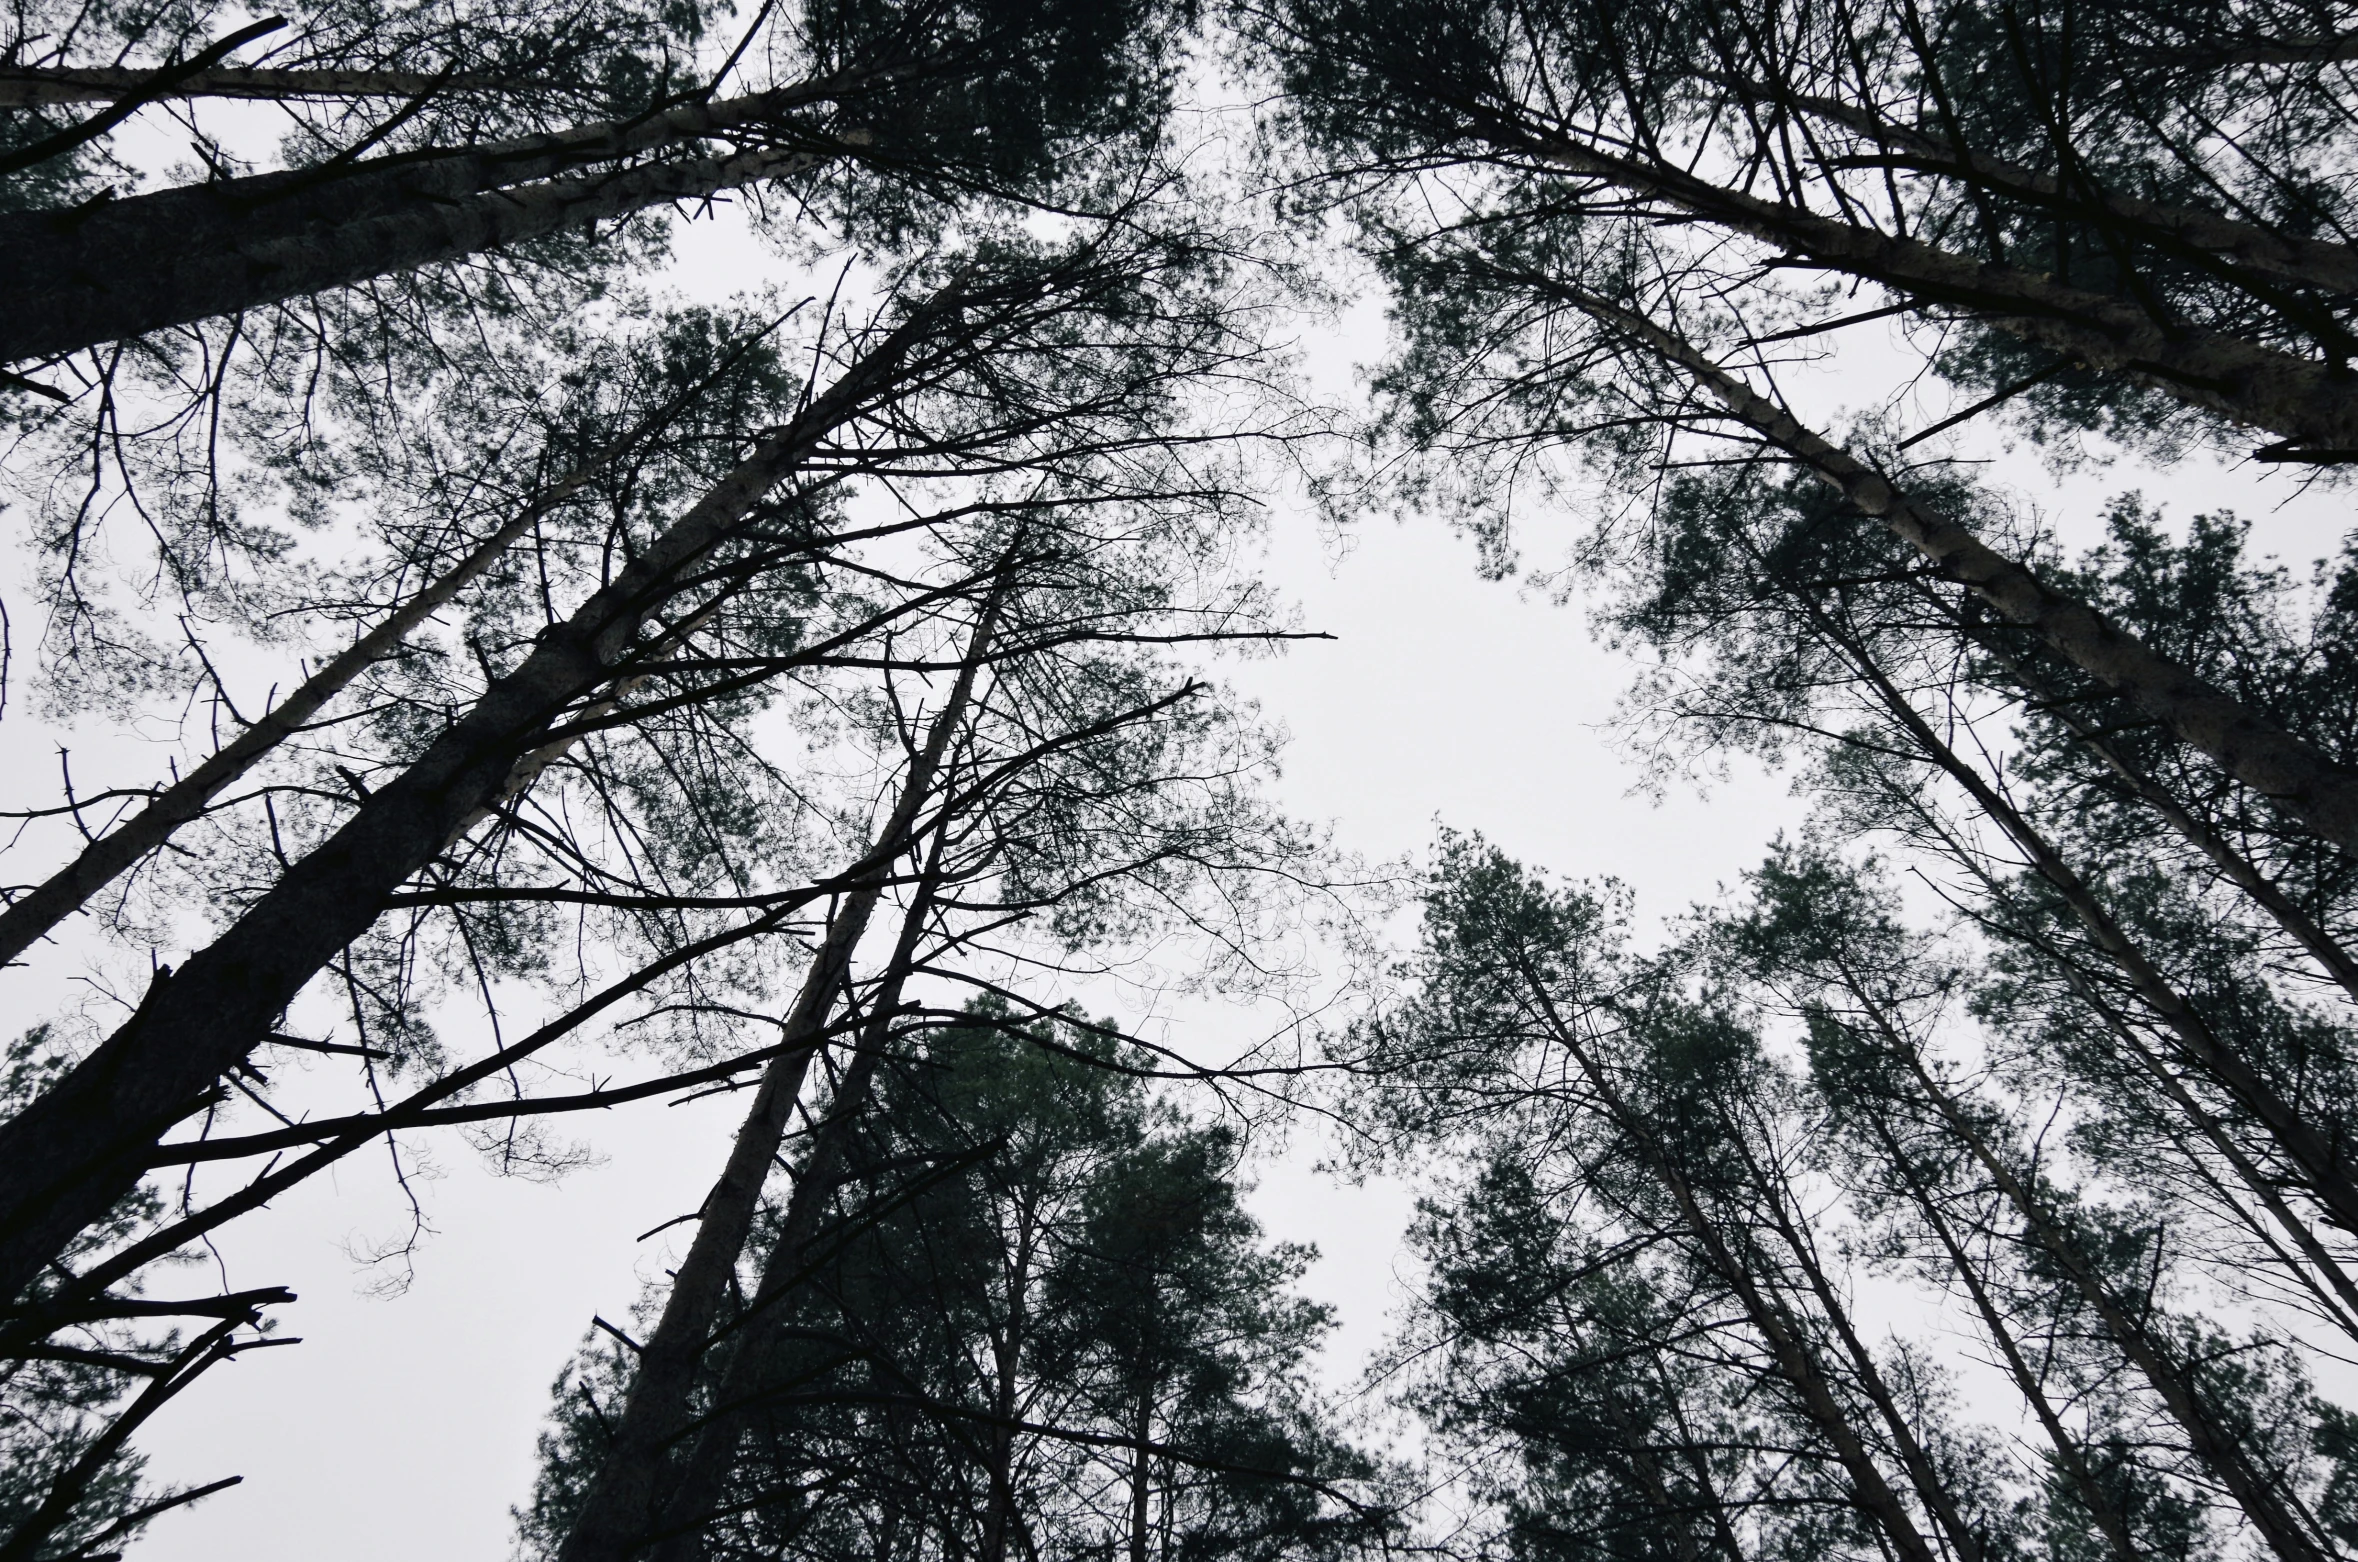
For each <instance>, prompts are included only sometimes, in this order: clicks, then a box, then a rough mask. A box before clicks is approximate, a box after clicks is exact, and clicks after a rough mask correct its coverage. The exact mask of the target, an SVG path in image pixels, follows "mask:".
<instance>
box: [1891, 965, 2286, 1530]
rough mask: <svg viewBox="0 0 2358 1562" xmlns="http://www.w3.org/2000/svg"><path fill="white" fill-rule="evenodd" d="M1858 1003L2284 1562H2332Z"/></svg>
mask: <svg viewBox="0 0 2358 1562" xmlns="http://www.w3.org/2000/svg"><path fill="white" fill-rule="evenodd" d="M1853 996H1854V997H1855V998H1857V999H1858V1000H1859V1001H1860V1002H1861V1003H1863V1004H1864V1005H1866V1008H1867V1012H1868V1013H1869V1014H1870V1016H1872V1018H1873V1020H1874V1023H1875V1026H1876V1029H1877V1031H1878V1032H1879V1033H1880V1034H1881V1036H1882V1037H1883V1040H1884V1045H1885V1047H1886V1049H1887V1050H1888V1051H1889V1053H1890V1055H1891V1056H1892V1058H1893V1060H1894V1061H1895V1062H1898V1063H1899V1064H1901V1065H1902V1066H1903V1067H1904V1068H1906V1069H1907V1071H1908V1073H1909V1075H1910V1076H1911V1077H1912V1078H1913V1080H1914V1081H1915V1085H1916V1088H1917V1089H1918V1090H1919V1091H1921V1092H1922V1094H1923V1098H1924V1100H1925V1102H1926V1103H1927V1104H1929V1105H1930V1106H1931V1107H1932V1109H1933V1111H1934V1113H1935V1114H1936V1115H1937V1117H1938V1118H1939V1120H1940V1122H1941V1124H1942V1125H1943V1126H1944V1127H1945V1128H1946V1129H1947V1130H1948V1132H1949V1134H1950V1136H1951V1137H1952V1138H1953V1139H1954V1140H1955V1141H1956V1143H1957V1144H1958V1145H1959V1146H1961V1147H1962V1148H1963V1149H1964V1150H1965V1151H1966V1152H1967V1154H1969V1155H1970V1156H1971V1157H1972V1158H1973V1160H1974V1161H1975V1162H1976V1163H1977V1164H1979V1165H1980V1167H1981V1169H1982V1171H1983V1173H1984V1174H1985V1175H1987V1176H1988V1177H1989V1179H1990V1182H1991V1183H1992V1185H1993V1186H1995V1187H1996V1188H1997V1190H1998V1191H1999V1192H2000V1193H2001V1194H2003V1195H2004V1196H2005V1199H2006V1201H2007V1203H2009V1204H2010V1205H2012V1206H2013V1207H2014V1211H2015V1213H2016V1214H2017V1215H2018V1216H2019V1217H2020V1218H2021V1220H2022V1222H2023V1225H2024V1227H2025V1229H2027V1230H2028V1231H2029V1233H2030V1235H2031V1239H2032V1241H2033V1242H2034V1243H2035V1244H2036V1245H2037V1246H2038V1247H2039V1248H2040V1249H2041V1250H2043V1251H2044V1252H2045V1253H2046V1254H2047V1256H2048V1257H2049V1258H2050V1259H2051V1260H2053V1262H2054V1263H2055V1265H2056V1268H2057V1269H2058V1270H2059V1271H2060V1272H2061V1273H2062V1274H2063V1275H2064V1277H2065V1278H2066V1279H2067V1280H2068V1281H2069V1282H2070V1284H2071V1286H2072V1288H2073V1289H2074V1290H2075V1291H2077V1292H2078V1293H2079V1295H2080V1298H2081V1300H2082V1301H2084V1302H2085V1303H2086V1304H2087V1306H2088V1308H2089V1310H2090V1311H2092V1312H2094V1313H2095V1314H2096V1316H2097V1318H2098V1319H2099V1320H2100V1321H2101V1322H2102V1323H2103V1326H2104V1332H2105V1334H2106V1336H2107V1337H2108V1338H2110V1340H2111V1341H2112V1343H2113V1346H2114V1347H2115V1348H2116V1349H2118V1350H2119V1351H2120V1353H2121V1354H2122V1355H2123V1356H2125V1357H2126V1358H2127V1359H2128V1361H2129V1363H2130V1364H2131V1365H2132V1366H2134V1367H2135V1368H2136V1369H2137V1370H2138V1372H2139V1373H2140V1374H2142V1375H2143V1377H2144V1378H2145V1381H2146V1382H2147V1384H2148V1385H2150V1386H2151V1387H2152V1389H2153V1391H2154V1393H2155V1395H2156V1396H2157V1397H2158V1398H2159V1399H2160V1400H2161V1402H2162V1404H2163V1406H2164V1407H2165V1408H2167V1409H2168V1411H2169V1413H2170V1417H2171V1419H2172V1420H2174V1421H2176V1422H2177V1423H2178V1426H2179V1429H2180V1430H2181V1431H2183V1432H2184V1433H2185V1434H2186V1440H2187V1443H2188V1445H2189V1446H2190V1447H2191V1448H2192V1449H2193V1450H2194V1454H2195V1457H2196V1458H2198V1459H2200V1460H2201V1461H2202V1462H2203V1464H2204V1465H2205V1467H2207V1468H2208V1469H2209V1470H2210V1471H2211V1473H2212V1474H2213V1475H2215V1476H2216V1477H2217V1478H2218V1481H2219V1484H2220V1485H2222V1486H2224V1487H2225V1488H2226V1489H2227V1492H2228V1495H2230V1496H2231V1497H2233V1498H2234V1499H2235V1502H2236V1505H2237V1506H2239V1507H2240V1508H2242V1509H2243V1511H2244V1513H2245V1514H2246V1515H2247V1516H2248V1517H2249V1518H2250V1519H2251V1521H2252V1525H2253V1527H2254V1528H2255V1529H2257V1530H2259V1532H2260V1534H2261V1535H2262V1537H2263V1538H2265V1539H2266V1540H2267V1542H2268V1545H2269V1547H2270V1548H2271V1549H2272V1550H2274V1551H2275V1552H2276V1554H2277V1555H2278V1556H2279V1557H2282V1558H2283V1559H2284V1562H2329V1558H2328V1555H2327V1553H2326V1551H2325V1550H2324V1549H2323V1548H2322V1547H2321V1546H2319V1545H2318V1543H2317V1541H2316V1539H2315V1538H2314V1537H2313V1536H2312V1535H2311V1534H2310V1533H2309V1531H2308V1529H2307V1527H2306V1526H2305V1525H2304V1524H2303V1523H2302V1522H2301V1520H2300V1517H2299V1515H2298V1514H2296V1513H2295V1512H2294V1510H2293V1508H2292V1507H2291V1505H2290V1504H2289V1503H2288V1502H2287V1501H2286V1500H2285V1494H2284V1493H2283V1492H2282V1491H2281V1490H2280V1482H2279V1481H2278V1480H2277V1479H2276V1478H2274V1477H2271V1476H2270V1475H2269V1474H2268V1473H2267V1472H2265V1471H2263V1470H2260V1469H2259V1468H2257V1467H2256V1466H2254V1465H2253V1463H2252V1461H2251V1458H2250V1456H2249V1454H2248V1453H2247V1452H2246V1451H2245V1449H2244V1447H2243V1445H2242V1443H2241V1441H2240V1440H2239V1439H2237V1438H2236V1437H2235V1436H2234V1434H2233V1433H2232V1432H2229V1431H2226V1430H2224V1429H2222V1428H2220V1427H2219V1426H2217V1425H2216V1424H2214V1422H2213V1420H2212V1418H2211V1414H2210V1410H2209V1407H2208V1406H2207V1405H2206V1404H2205V1403H2204V1400H2203V1397H2202V1394H2201V1392H2200V1391H2199V1390H2198V1389H2197V1387H2196V1386H2195V1380H2194V1373H2193V1371H2192V1369H2190V1367H2189V1366H2188V1365H2187V1364H2186V1363H2184V1362H2181V1361H2180V1360H2178V1358H2177V1353H2176V1352H2175V1351H2174V1350H2173V1349H2172V1348H2171V1347H2170V1346H2169V1345H2168V1344H2167V1343H2165V1342H2164V1341H2163V1340H2161V1339H2160V1338H2159V1337H2157V1336H2156V1335H2155V1333H2154V1332H2153V1331H2152V1330H2151V1329H2150V1328H2149V1327H2147V1325H2146V1322H2145V1319H2146V1318H2147V1317H2148V1316H2150V1314H2149V1311H2148V1309H2147V1308H2146V1307H2145V1306H2144V1305H2143V1304H2142V1303H2138V1302H2132V1301H2129V1300H2127V1299H2124V1298H2122V1297H2119V1296H2117V1295H2115V1294H2114V1293H2113V1289H2112V1287H2111V1286H2110V1285H2109V1284H2107V1283H2106V1282H2105V1280H2104V1278H2103V1276H2102V1275H2100V1274H2099V1273H2098V1272H2097V1271H2096V1270H2095V1268H2094V1267H2093V1266H2092V1265H2091V1264H2090V1263H2089V1261H2088V1259H2087V1257H2086V1255H2085V1254H2084V1253H2083V1252H2082V1251H2081V1249H2080V1245H2079V1243H2078V1242H2076V1241H2075V1240H2073V1238H2072V1236H2071V1233H2070V1232H2068V1231H2066V1230H2065V1229H2064V1227H2063V1225H2062V1224H2061V1222H2059V1221H2058V1219H2057V1218H2056V1216H2055V1214H2054V1212H2053V1211H2052V1210H2050V1209H2049V1208H2048V1207H2047V1201H2046V1200H2045V1199H2043V1198H2041V1197H2040V1196H2039V1194H2038V1192H2037V1190H2036V1189H2035V1188H2033V1187H2032V1186H2031V1184H2030V1183H2029V1182H2028V1181H2027V1180H2026V1179H2025V1178H2024V1177H2023V1176H2022V1175H2021V1174H2020V1173H2018V1172H2017V1171H2016V1170H2015V1168H2014V1166H2013V1164H2012V1163H2011V1162H2010V1161H2009V1160H2008V1159H2007V1158H2006V1157H2005V1156H2003V1155H2000V1154H1999V1153H1998V1151H1997V1148H1996V1146H1994V1145H1992V1144H1991V1143H1990V1142H1989V1139H1988V1137H1987V1136H1986V1135H1985V1134H1983V1132H1982V1131H1981V1128H1980V1127H1979V1126H1978V1125H1977V1124H1976V1123H1975V1122H1974V1121H1973V1118H1972V1116H1971V1114H1970V1113H1968V1112H1966V1111H1965V1110H1964V1109H1963V1108H1962V1107H1961V1106H1960V1105H1959V1104H1958V1102H1957V1100H1956V1098H1955V1097H1953V1096H1951V1095H1950V1094H1949V1092H1948V1090H1947V1089H1946V1087H1944V1086H1943V1085H1942V1084H1941V1083H1940V1081H1939V1080H1938V1079H1937V1078H1935V1077H1934V1075H1933V1074H1932V1072H1931V1070H1929V1069H1928V1068H1926V1067H1925V1066H1924V1060H1923V1059H1922V1058H1921V1057H1920V1056H1919V1055H1918V1054H1917V1051H1916V1049H1915V1048H1914V1047H1912V1046H1910V1045H1908V1043H1907V1041H1906V1039H1905V1038H1904V1037H1902V1036H1900V1035H1899V1034H1898V1032H1897V1031H1896V1030H1895V1029H1894V1028H1893V1027H1892V1025H1891V1023H1890V1022H1889V1020H1888V1019H1887V1017H1886V1016H1885V1015H1884V1014H1883V1012H1882V1009H1881V1007H1880V1005H1878V1004H1877V1003H1875V1002H1874V1000H1873V999H1872V998H1871V997H1870V996H1869V995H1867V994H1864V993H1857V992H1855V991H1854V993H1853Z"/></svg>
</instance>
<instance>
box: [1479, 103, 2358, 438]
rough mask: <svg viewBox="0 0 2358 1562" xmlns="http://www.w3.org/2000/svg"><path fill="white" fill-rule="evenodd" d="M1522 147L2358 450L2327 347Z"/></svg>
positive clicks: (1609, 163) (2357, 391) (1566, 150)
mask: <svg viewBox="0 0 2358 1562" xmlns="http://www.w3.org/2000/svg"><path fill="white" fill-rule="evenodd" d="M1513 149H1514V150H1517V151H1520V152H1523V153H1525V154H1526V155H1529V156H1533V157H1536V158H1538V159H1539V160H1540V161H1542V162H1544V163H1546V164H1548V165H1551V166H1554V167H1558V168H1562V169H1564V170H1566V171H1568V172H1571V173H1576V174H1580V175H1582V176H1584V177H1588V178H1595V179H1601V180H1604V181H1606V182H1608V183H1611V184H1614V185H1617V186H1619V187H1620V188H1622V189H1624V190H1627V191H1629V192H1631V193H1632V194H1635V195H1640V196H1644V197H1648V198H1651V199H1654V200H1659V201H1661V202H1663V203H1664V204H1666V205H1668V206H1671V207H1675V208H1676V209H1678V210H1680V211H1684V212H1687V213H1689V214H1691V215H1693V216H1695V217H1697V218H1700V219H1701V220H1703V221H1704V222H1707V223H1711V224H1713V225H1715V226H1718V227H1723V228H1727V229H1729V230H1731V231H1733V232H1737V233H1743V234H1748V235H1750V236H1751V237H1753V238H1756V239H1759V240H1761V241H1763V242H1764V243H1768V244H1773V245H1775V246H1777V247H1778V248H1780V249H1783V250H1786V251H1788V252H1789V253H1791V254H1793V255H1795V256H1797V257H1800V258H1802V259H1804V260H1807V261H1808V262H1810V263H1811V264H1813V265H1817V266H1822V267H1824V268H1825V269H1827V270H1829V271H1839V272H1842V273H1844V274H1845V275H1848V276H1854V277H1860V278H1864V279H1865V280H1867V281H1870V282H1876V283H1880V284H1881V285H1883V286H1885V287H1888V288H1890V289H1892V290H1893V291H1895V292H1898V293H1900V294H1902V295H1904V296H1906V297H1909V298H1912V299H1915V300H1918V301H1920V302H1922V303H1924V304H1927V305H1940V306H1943V307H1946V308H1951V309H1958V310H1962V311H1965V312H1967V313H1969V314H1972V315H1974V316H1975V317H1977V318H1979V319H1980V320H1982V321H1983V322H1984V323H1986V324H1988V325H1991V326H1995V327H1996V328H1998V329H1999V330H2002V331H2005V332H2008V333H2009V334H2011V335H2014V336H2019V337H2021V338H2022V339H2023V340H2025V341H2028V342H2032V343H2035V344H2037V345H2038V346H2041V347H2045V348H2047V349H2049V350H2050V351H2053V352H2057V353H2060V354H2063V355H2064V356H2065V357H2067V358H2071V359H2073V360H2076V361H2078V362H2081V363H2085V364H2088V365H2091V366H2093V367H2095V368H2100V369H2117V370H2122V371H2125V372H2127V373H2129V374H2132V375H2134V376H2135V377H2137V378H2138V379H2140V380H2142V381H2144V382H2146V383H2148V384H2151V385H2154V386H2157V387H2159V388H2160V389H2162V390H2164V391H2167V392H2168V393H2169V394H2170V395H2172V396H2175V397H2177V398H2178V399H2179V400H2181V401H2183V402H2186V403H2188V404H2189V405H2192V406H2198V407H2202V408H2205V409H2207V410H2209V411H2212V412H2216V413H2218V414H2220V415H2222V416H2224V417H2226V418H2229V419H2231V420H2233V421H2235V422H2238V423H2244V424H2248V425H2250V426H2252V427H2254V428H2259V429H2265V430H2267V431H2269V432H2271V433H2274V434H2278V435H2281V436H2283V438H2284V439H2285V440H2286V441H2287V442H2288V443H2289V444H2290V445H2292V446H2296V447H2300V448H2298V449H2295V450H2291V451H2288V452H2287V453H2286V455H2285V458H2286V459H2289V460H2301V459H2304V458H2307V457H2314V458H2315V459H2319V460H2329V461H2330V460H2340V459H2349V458H2352V457H2353V456H2354V455H2358V380H2354V379H2353V378H2352V377H2351V376H2350V375H2348V374H2346V373H2343V372H2340V371H2338V370H2337V369H2336V368H2335V367H2334V366H2333V365H2330V364H2327V363H2325V362H2324V361H2322V360H2319V359H2312V358H2302V357H2297V356H2295V355H2293V354H2291V353H2286V352H2280V351H2277V350H2275V349H2273V348H2269V347H2262V346H2259V345H2257V344H2255V343H2252V342H2249V341H2246V340H2244V339H2243V338H2242V337H2239V336H2234V335H2231V334H2229V333H2227V332H2224V331H2215V330H2211V329H2209V328H2207V327H2202V326H2194V325H2184V324H2178V323H2171V324H2168V325H2164V324H2163V323H2161V322H2159V321H2156V320H2155V319H2154V318H2153V316H2152V315H2151V314H2150V313H2148V312H2147V311H2146V310H2145V309H2143V308H2142V307H2140V306H2139V305H2137V304H2135V303H2132V302H2130V301H2129V300H2127V299H2124V298H2121V297H2118V296H2116V295H2114V294H2111V293H2099V292H2094V291H2091V290H2089V289H2087V288H2082V287H2074V286H2072V285H2071V284H2069V283H2065V282H2059V281H2057V280H2055V279H2054V278H2053V277H2050V276H2047V275H2046V274H2045V273H2043V272H2034V271H2025V270H2022V269H2020V268H2018V267H2014V266H2006V265H2001V264H1998V263H1996V262H1993V261H1983V260H1975V259H1973V258H1972V257H1970V256H1966V255H1958V254H1954V253H1952V252H1950V251H1948V250H1943V249H1938V248H1935V247H1934V246H1932V245H1930V244H1926V243H1924V242H1922V241H1921V240H1917V239H1903V238H1894V237H1892V236H1891V235H1889V234H1887V233H1880V232H1878V231H1876V230H1875V229H1873V228H1867V227H1861V226H1859V225H1857V224H1855V223H1847V222H1841V221H1838V220H1836V219H1834V218H1831V217H1821V216H1818V215H1817V214H1816V213H1814V212H1808V211H1803V210H1801V209H1799V208H1797V207H1792V206H1787V205H1783V204H1781V203H1779V202H1776V201H1768V200H1763V199H1761V198H1760V197H1758V196H1754V195H1747V194H1745V193H1744V192H1742V191H1740V190H1730V189H1726V188H1723V187H1721V186H1719V185H1716V184H1713V183H1711V182H1710V181H1709V180H1707V179H1701V178H1698V177H1696V176H1695V175H1693V174H1689V173H1686V172H1684V171H1683V170H1680V169H1676V168H1671V167H1668V166H1662V165H1655V164H1651V163H1645V162H1640V161H1636V160H1634V159H1631V158H1626V157H1619V156H1616V155H1613V154H1611V153H1607V152H1602V151H1599V150H1597V149H1596V148H1594V147H1591V146H1588V145H1586V144H1584V143H1582V142H1579V141H1573V140H1568V139H1562V138H1549V139H1547V140H1545V141H1542V142H1537V143H1531V144H1517V145H1516V146H1515V147H1514V148H1513Z"/></svg>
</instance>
